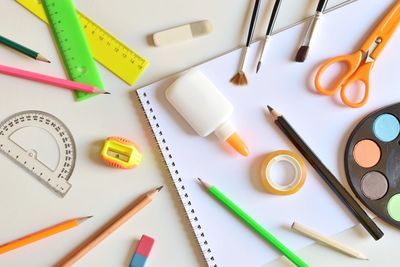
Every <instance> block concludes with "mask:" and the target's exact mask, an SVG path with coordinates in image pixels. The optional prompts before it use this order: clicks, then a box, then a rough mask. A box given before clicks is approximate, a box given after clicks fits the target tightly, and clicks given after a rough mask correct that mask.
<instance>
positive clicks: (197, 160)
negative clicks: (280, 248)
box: [137, 0, 400, 266]
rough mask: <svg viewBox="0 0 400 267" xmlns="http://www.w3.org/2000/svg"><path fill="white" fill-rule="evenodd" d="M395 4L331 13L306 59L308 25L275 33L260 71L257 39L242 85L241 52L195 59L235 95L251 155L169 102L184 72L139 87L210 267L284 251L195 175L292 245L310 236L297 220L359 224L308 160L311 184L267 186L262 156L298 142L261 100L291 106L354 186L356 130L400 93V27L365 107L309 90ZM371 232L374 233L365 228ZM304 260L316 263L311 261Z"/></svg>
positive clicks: (328, 230)
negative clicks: (202, 129) (193, 124)
mask: <svg viewBox="0 0 400 267" xmlns="http://www.w3.org/2000/svg"><path fill="white" fill-rule="evenodd" d="M392 3H393V1H390V0H382V1H374V0H363V1H356V2H354V3H351V4H349V5H347V6H345V7H343V8H340V9H338V10H336V11H334V12H330V13H328V14H327V15H326V16H325V17H324V20H323V21H322V23H321V27H320V30H319V31H318V35H317V36H316V37H317V38H316V42H314V44H313V45H312V49H311V51H310V54H309V57H308V58H307V61H306V62H305V63H302V64H299V63H295V62H293V61H292V60H291V58H292V57H293V56H294V53H295V52H296V50H297V49H296V48H297V45H298V42H297V41H298V40H299V39H300V37H301V36H302V33H303V31H304V27H305V25H298V26H295V27H292V28H290V29H288V30H285V31H282V32H280V33H279V34H276V35H275V36H274V37H273V39H272V42H271V43H270V46H269V47H268V50H267V52H266V54H265V57H264V62H263V66H262V69H261V71H260V73H258V74H255V71H254V70H255V63H256V62H257V60H256V59H257V56H258V54H257V53H258V51H259V47H258V44H257V43H255V44H253V45H252V46H251V49H250V50H249V54H248V60H247V62H248V65H247V66H246V68H245V70H246V73H247V76H248V80H249V85H248V86H246V87H237V86H234V85H232V84H230V83H229V79H230V78H231V77H232V75H233V74H234V73H235V72H236V71H237V66H238V61H239V58H240V50H235V51H233V52H230V53H228V54H225V55H223V56H221V57H218V58H215V59H213V60H211V61H208V62H206V63H203V64H201V65H199V66H196V68H198V69H199V70H200V71H202V72H203V73H204V74H205V75H206V76H207V77H208V78H209V79H210V80H211V81H212V82H213V83H214V84H215V85H216V87H217V88H218V89H219V90H220V91H221V92H222V93H223V94H224V95H225V96H226V98H228V100H229V101H231V102H232V103H233V105H234V107H235V111H234V114H233V116H232V118H231V119H232V121H233V122H234V123H235V125H236V126H237V129H238V130H237V132H238V134H239V135H240V136H241V137H242V138H243V139H244V141H245V142H246V143H247V145H248V147H249V149H250V156H249V157H248V158H244V157H242V156H240V155H239V154H237V153H235V152H234V151H232V150H231V148H229V147H227V146H225V145H224V144H221V143H219V142H218V140H217V138H216V137H214V136H212V135H210V136H209V137H207V138H201V137H199V136H198V135H196V133H195V132H194V130H193V129H192V128H190V126H189V125H188V124H187V123H186V121H184V120H183V119H182V118H181V117H180V115H179V114H178V113H177V112H176V111H175V110H174V109H173V107H172V106H171V105H170V104H169V103H168V101H167V100H166V98H165V89H166V88H167V87H168V86H169V85H170V84H171V83H172V82H173V81H174V80H175V79H176V78H177V77H178V76H179V74H177V75H173V76H171V77H168V78H166V79H163V80H161V81H158V82H156V83H153V84H151V85H149V86H146V87H144V88H141V89H139V90H138V91H137V94H138V96H139V99H140V102H141V104H142V106H143V110H144V112H145V114H146V116H147V119H148V122H149V124H150V126H151V128H152V130H153V133H154V136H155V138H156V140H157V143H158V145H159V148H160V151H161V153H162V155H163V157H164V159H165V163H166V166H167V168H168V170H169V172H170V174H171V177H172V179H173V182H174V184H175V185H176V189H177V192H178V195H179V198H180V200H181V201H182V203H183V205H184V208H185V211H186V214H187V217H188V219H189V222H190V224H191V226H192V228H193V232H194V235H195V237H196V238H197V240H198V243H199V245H200V249H201V250H202V252H203V254H204V258H205V260H206V262H207V264H208V266H261V265H263V264H265V263H267V262H269V261H271V260H274V259H276V258H277V257H279V256H280V254H279V253H277V252H276V251H275V250H274V249H273V248H272V247H271V246H270V245H269V244H267V243H266V242H265V241H264V240H262V239H261V238H259V237H258V236H257V235H256V234H255V233H253V232H252V231H251V230H250V229H248V228H247V227H246V226H245V225H244V224H242V223H241V222H240V221H239V220H237V219H236V218H235V217H234V216H233V215H232V214H230V213H229V212H228V211H227V210H225V208H224V207H222V206H221V205H219V203H217V202H216V201H215V200H214V199H212V198H211V197H210V196H209V195H208V194H207V193H206V192H205V191H204V190H203V189H202V188H201V187H200V186H199V185H198V183H197V181H196V178H197V177H201V178H203V179H204V180H206V181H208V182H209V183H212V184H215V185H216V186H218V187H219V188H220V189H221V190H222V191H224V193H225V194H227V195H228V196H229V197H230V198H232V200H233V201H235V202H236V203H237V204H238V205H239V206H241V207H242V208H243V209H244V210H245V211H246V212H248V213H249V214H250V215H251V216H253V217H254V218H255V219H256V220H257V221H259V222H260V223H261V224H262V225H263V226H265V228H266V229H268V230H269V231H271V232H272V233H273V234H274V235H275V236H276V237H277V238H278V239H280V240H281V241H282V242H283V243H284V244H285V245H287V246H288V247H289V248H291V249H293V250H298V249H300V248H302V247H305V246H307V245H309V244H311V243H312V241H311V240H309V239H307V238H304V237H302V236H300V235H298V234H297V233H294V232H293V231H291V230H290V229H289V227H290V225H291V223H292V222H293V221H295V220H296V221H299V222H301V223H304V224H306V225H308V226H310V227H312V228H314V229H316V230H318V231H320V232H323V233H325V234H327V235H333V234H336V233H338V232H341V231H343V230H345V229H347V228H350V227H352V226H354V225H355V224H356V223H357V221H356V220H355V219H354V218H353V216H352V215H351V214H350V213H349V211H348V210H347V209H346V207H344V205H342V204H341V202H340V201H339V200H338V198H337V196H336V195H335V194H334V193H332V191H331V190H330V189H329V188H328V186H327V185H326V184H325V183H324V182H323V180H322V179H321V178H320V177H319V176H318V175H317V173H316V172H315V171H314V170H313V169H312V167H311V166H310V165H307V171H308V173H307V180H306V182H305V185H304V186H303V188H302V189H301V190H300V191H299V192H297V193H295V194H293V195H290V196H275V195H272V194H269V193H267V192H266V191H265V189H264V188H263V186H262V184H261V182H260V180H259V172H260V166H261V161H262V159H263V157H264V156H265V155H266V154H267V153H270V152H273V151H275V150H280V149H289V150H292V151H295V152H297V150H296V149H295V147H293V146H292V145H291V143H290V142H289V141H288V140H287V139H286V137H285V136H284V135H283V134H282V133H281V132H280V131H279V130H278V129H277V127H276V126H275V125H274V124H273V123H272V122H271V120H270V119H268V118H266V116H265V114H264V108H265V107H266V105H267V104H269V105H271V106H272V107H274V108H276V109H277V110H279V111H280V112H282V113H283V114H285V117H286V119H287V120H288V121H289V122H290V123H291V124H292V126H293V127H294V128H295V129H296V130H297V131H298V133H299V134H300V135H301V136H302V137H303V138H304V140H305V141H306V142H307V143H308V145H309V146H310V147H311V148H312V149H313V150H314V151H315V153H316V154H317V155H319V157H320V158H321V160H322V161H323V162H324V163H325V164H326V165H327V166H328V168H329V169H330V170H331V171H332V172H333V173H334V174H335V175H336V176H337V177H338V178H339V179H340V180H341V182H342V183H343V184H344V185H345V186H346V187H347V188H348V185H347V182H346V178H345V174H344V168H343V157H344V147H345V143H346V141H347V138H348V135H349V133H350V131H351V130H352V128H353V127H354V126H355V124H356V123H357V122H358V121H359V120H360V119H361V118H362V117H363V116H365V115H366V114H368V113H369V112H371V111H373V110H375V109H377V108H379V107H382V106H384V105H387V104H390V103H393V102H394V101H396V100H397V101H398V100H399V99H400V97H399V93H398V84H399V83H400V76H399V75H398V68H394V67H393V66H397V62H399V61H400V53H399V51H398V47H400V38H399V37H400V34H399V32H396V33H395V35H394V36H393V37H392V40H391V41H390V43H389V44H388V46H386V47H385V50H384V51H383V53H382V54H381V56H380V58H379V60H378V61H377V63H376V64H375V67H374V69H373V71H372V74H371V93H370V100H369V102H368V103H367V105H366V106H364V107H363V108H361V109H351V108H348V107H344V106H342V105H340V104H338V103H337V101H335V99H334V98H333V97H326V96H321V95H318V94H316V93H314V92H313V91H311V90H310V88H309V87H310V84H311V77H313V75H312V73H313V71H315V67H316V66H317V65H318V64H319V63H321V61H322V60H324V59H327V58H328V57H332V56H337V55H341V54H348V53H350V52H353V51H355V50H356V49H357V48H358V46H359V44H360V43H361V42H362V41H363V39H364V37H366V34H368V33H369V32H370V29H372V27H374V26H375V24H376V23H377V22H378V21H379V20H380V18H381V17H382V16H383V15H384V14H385V13H386V11H387V10H388V8H390V6H391V4H392ZM188 90H190V88H188ZM188 101H196V100H193V99H191V100H189V99H188ZM194 104H197V103H195V102H194ZM204 108H207V107H204ZM297 153H298V152H297ZM365 238H369V236H368V234H367V233H366V235H365ZM304 260H306V261H308V262H310V263H311V262H312V259H304Z"/></svg>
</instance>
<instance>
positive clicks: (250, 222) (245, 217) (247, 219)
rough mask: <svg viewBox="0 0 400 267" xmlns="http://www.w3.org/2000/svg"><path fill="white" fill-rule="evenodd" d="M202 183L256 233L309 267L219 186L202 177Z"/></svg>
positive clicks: (289, 256)
mask: <svg viewBox="0 0 400 267" xmlns="http://www.w3.org/2000/svg"><path fill="white" fill-rule="evenodd" d="M197 179H198V180H199V182H200V184H201V185H203V186H204V188H205V189H207V191H208V193H210V194H211V195H212V196H213V197H214V198H215V199H217V200H218V201H219V202H221V203H222V204H223V205H224V206H225V207H227V208H228V209H229V210H230V211H231V212H232V213H234V214H235V215H236V216H237V217H239V218H240V219H241V220H242V221H243V222H244V223H246V224H247V225H248V226H249V227H250V228H252V229H253V230H254V231H255V232H256V233H258V234H259V235H260V236H261V237H262V238H263V239H265V240H266V241H267V242H268V243H270V244H271V245H272V246H273V247H275V248H276V249H277V250H279V251H280V252H281V253H282V254H283V255H285V256H286V258H288V259H289V260H290V261H291V262H292V263H293V264H294V265H296V266H299V267H308V266H309V265H308V264H307V263H305V262H304V261H303V260H302V259H301V258H299V257H298V256H297V255H296V254H294V253H293V252H292V251H291V250H290V249H288V248H287V247H286V246H285V245H284V244H282V243H281V242H280V241H279V240H278V239H276V237H275V236H273V235H272V234H271V233H270V232H268V231H267V230H266V229H265V228H264V227H262V226H261V225H260V224H259V223H258V222H256V221H255V220H254V219H253V218H251V217H250V216H249V215H247V213H246V212H244V211H243V210H242V209H241V208H239V207H238V206H237V205H236V204H235V203H233V201H232V200H230V199H229V198H228V197H227V196H225V195H224V194H223V193H222V192H221V191H219V189H218V188H216V187H215V186H213V185H209V184H207V183H206V182H204V181H203V180H201V179H200V178H197Z"/></svg>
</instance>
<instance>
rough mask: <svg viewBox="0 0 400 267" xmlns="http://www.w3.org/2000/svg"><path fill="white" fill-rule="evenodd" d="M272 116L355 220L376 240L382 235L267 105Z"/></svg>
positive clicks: (283, 119)
mask: <svg viewBox="0 0 400 267" xmlns="http://www.w3.org/2000/svg"><path fill="white" fill-rule="evenodd" d="M268 112H269V113H270V114H271V115H272V117H273V120H274V122H275V124H276V125H277V126H278V128H279V129H281V131H282V132H283V133H284V134H285V135H286V136H287V137H288V138H289V140H290V141H291V142H292V143H293V144H294V145H295V146H296V147H297V149H298V150H299V151H300V152H301V154H303V156H304V157H305V158H306V159H307V160H308V162H309V163H310V164H311V166H313V167H314V169H315V170H316V171H317V173H318V174H319V175H320V176H321V178H322V179H323V180H324V181H325V182H326V183H327V184H328V186H329V187H330V188H331V189H332V191H333V192H335V194H336V196H337V197H338V198H339V199H340V200H341V201H342V202H343V204H345V205H346V207H347V208H348V209H349V210H350V211H351V212H352V213H353V215H354V216H355V217H356V218H357V220H358V221H359V222H360V223H361V224H362V225H363V226H364V228H365V229H366V230H367V231H368V232H369V233H370V235H371V236H372V237H373V238H374V239H375V240H378V239H380V238H381V237H382V236H383V232H382V230H381V229H379V227H378V226H377V225H376V224H375V223H374V221H373V220H372V219H371V218H370V217H369V216H368V215H367V213H366V212H365V211H364V210H363V209H362V208H361V206H360V205H359V204H358V203H357V201H355V200H354V198H353V197H352V196H351V195H350V193H349V192H347V190H346V189H345V188H344V187H343V185H342V184H341V183H340V182H339V180H338V179H337V178H336V177H335V176H334V175H333V174H332V173H331V172H330V171H329V169H328V168H327V167H326V166H325V165H324V164H323V163H322V161H321V160H320V159H319V158H318V157H317V155H315V153H314V152H313V151H312V150H311V148H310V147H309V146H307V144H306V143H305V142H304V141H303V139H302V138H301V137H300V135H299V134H298V133H297V132H296V131H295V130H294V129H293V128H292V126H290V124H289V123H288V122H287V121H286V119H285V118H284V117H283V116H282V115H281V114H280V113H279V112H277V111H276V110H274V109H273V108H271V107H270V106H268V110H267V113H268Z"/></svg>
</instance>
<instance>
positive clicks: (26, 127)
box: [0, 110, 76, 197]
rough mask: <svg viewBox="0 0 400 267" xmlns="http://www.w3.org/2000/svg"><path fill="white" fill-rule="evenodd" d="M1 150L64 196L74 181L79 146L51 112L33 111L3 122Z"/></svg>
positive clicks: (19, 114) (13, 116)
mask: <svg viewBox="0 0 400 267" xmlns="http://www.w3.org/2000/svg"><path fill="white" fill-rule="evenodd" d="M0 151H2V152H3V153H5V154H6V155H7V156H9V157H10V158H11V159H13V160H14V161H15V162H17V163H18V164H19V165H21V166H23V167H24V168H26V170H27V171H28V172H29V173H31V174H32V175H33V176H34V177H36V178H37V179H38V180H39V181H40V182H41V183H43V184H44V185H46V186H48V187H49V188H50V189H51V190H52V191H54V192H55V193H56V194H57V195H58V196H60V197H64V196H65V194H66V193H67V192H68V190H69V189H70V188H71V184H70V183H69V182H68V180H69V178H70V177H71V174H72V172H73V170H74V166H75V159H76V149H75V142H74V139H73V137H72V134H71V133H70V131H69V130H68V128H67V127H66V126H65V124H64V123H63V122H61V121H60V120H59V119H57V118H56V117H54V116H53V115H51V114H48V113H46V112H42V111H36V110H29V111H23V112H20V113H16V114H14V115H12V116H10V117H8V118H7V119H5V120H4V121H2V122H1V123H0Z"/></svg>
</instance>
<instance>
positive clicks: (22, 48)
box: [0, 35, 50, 63]
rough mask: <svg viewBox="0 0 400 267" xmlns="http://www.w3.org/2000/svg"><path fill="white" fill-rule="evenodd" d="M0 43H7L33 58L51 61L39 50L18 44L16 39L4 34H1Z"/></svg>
mask: <svg viewBox="0 0 400 267" xmlns="http://www.w3.org/2000/svg"><path fill="white" fill-rule="evenodd" d="M0 43H2V44H4V45H6V46H8V47H10V48H12V49H14V50H16V51H18V52H20V53H22V54H24V55H26V56H28V57H31V58H33V59H36V60H40V61H44V62H47V63H50V60H48V59H47V58H45V57H44V56H43V55H41V54H40V53H38V52H36V51H34V50H32V49H29V48H28V47H25V46H23V45H21V44H18V43H16V42H14V41H12V40H10V39H8V38H6V37H4V36H2V35H0Z"/></svg>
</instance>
